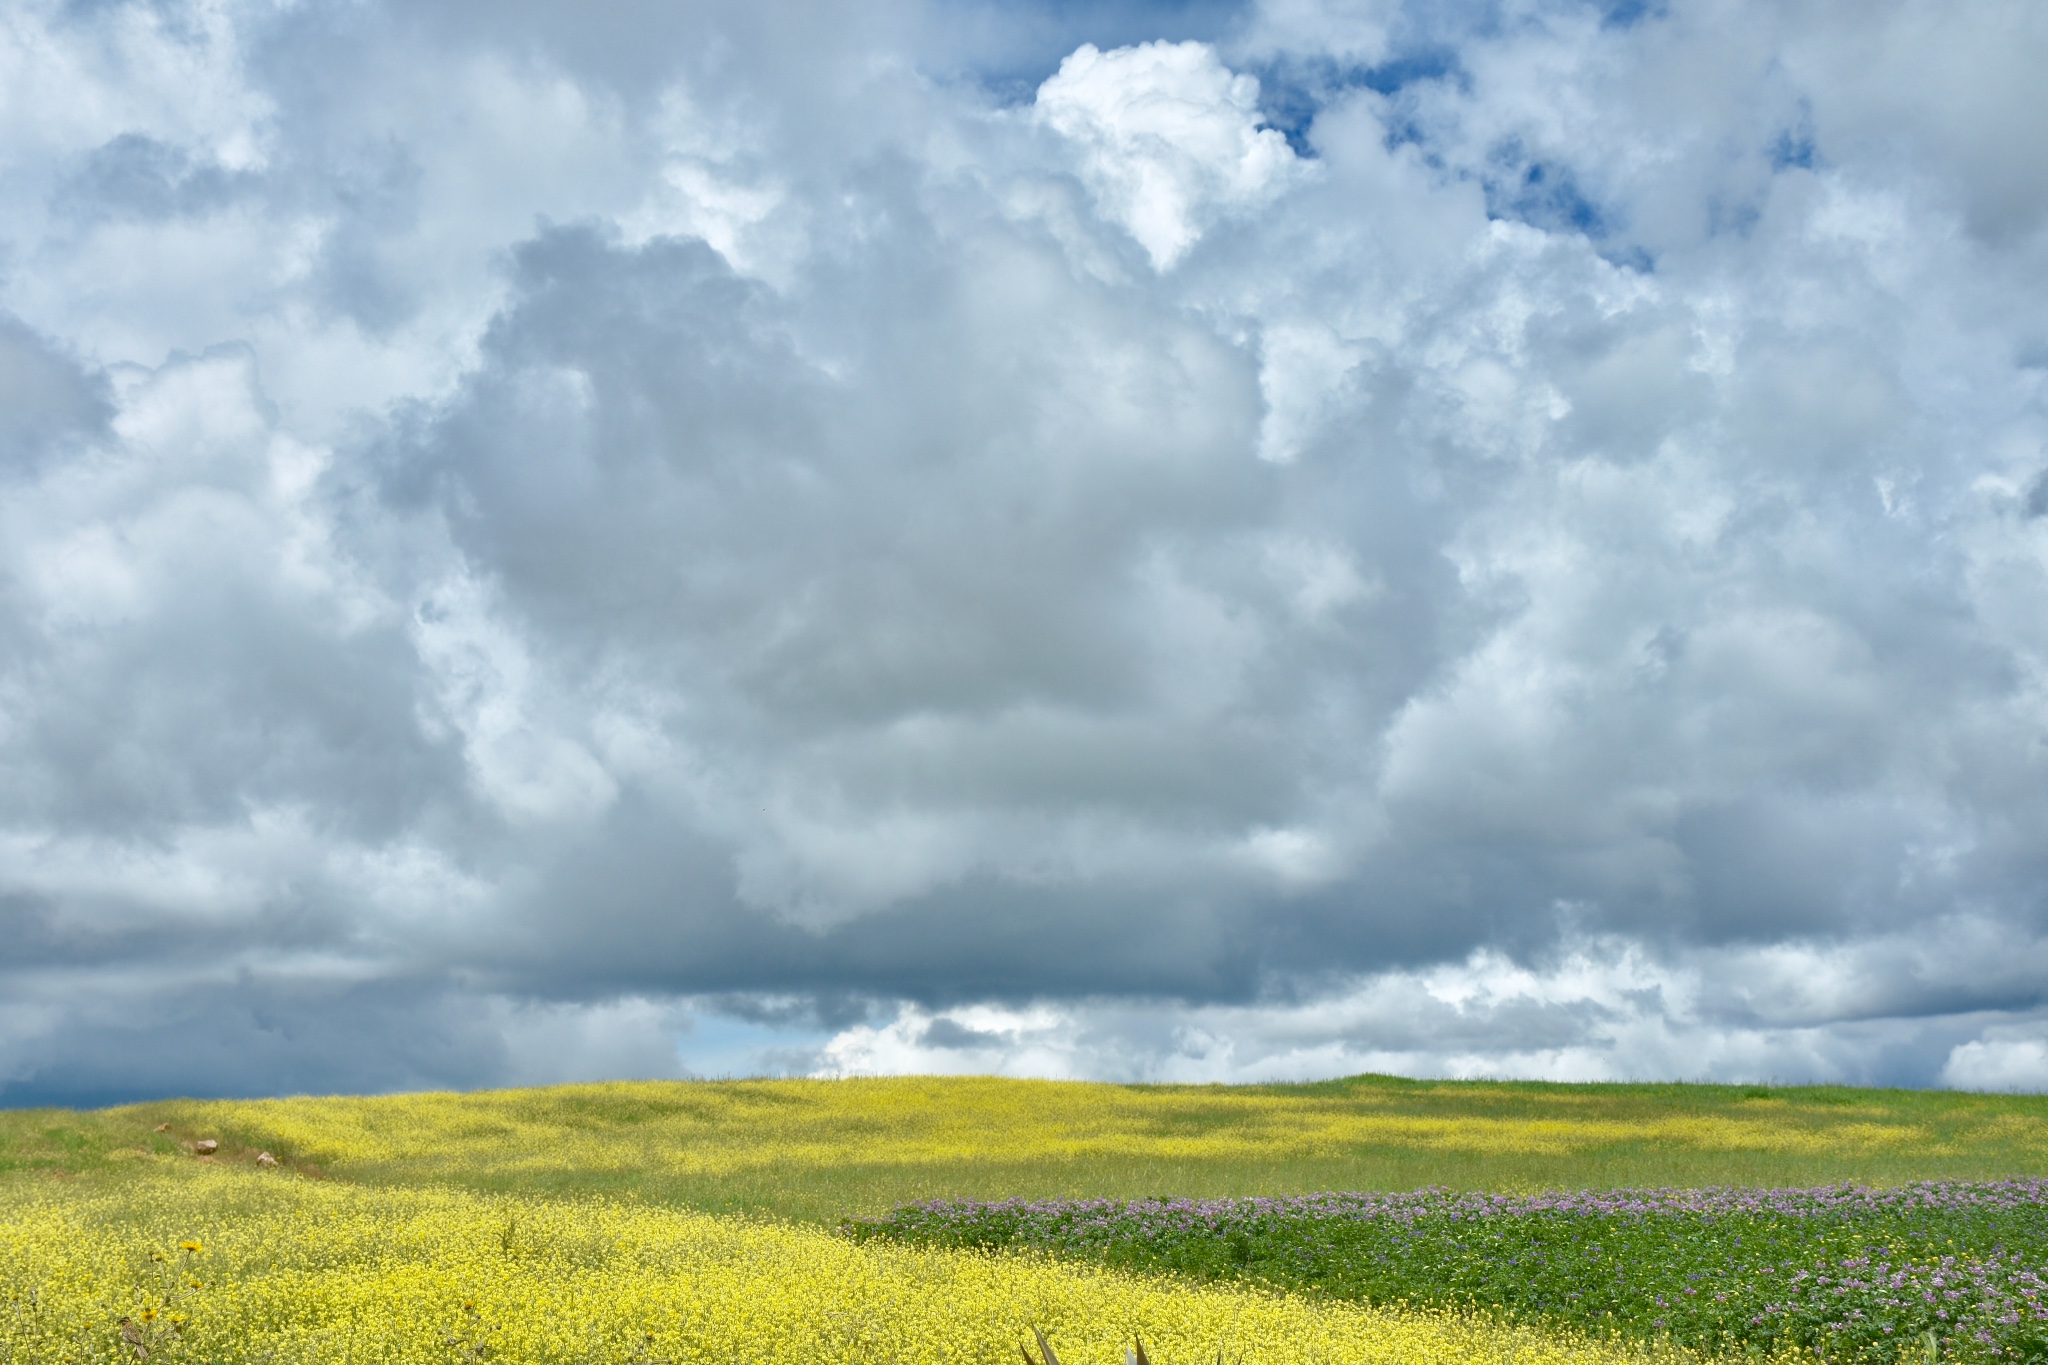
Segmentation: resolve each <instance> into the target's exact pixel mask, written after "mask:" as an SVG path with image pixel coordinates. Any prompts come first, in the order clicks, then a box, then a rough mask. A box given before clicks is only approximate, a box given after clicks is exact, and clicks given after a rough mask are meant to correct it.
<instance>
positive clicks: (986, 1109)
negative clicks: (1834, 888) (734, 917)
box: [0, 1076, 2048, 1223]
mask: <svg viewBox="0 0 2048 1365" xmlns="http://www.w3.org/2000/svg"><path fill="white" fill-rule="evenodd" d="M161 1123H169V1124H171V1125H172V1131H171V1132H169V1133H166V1134H158V1133H156V1132H154V1131H153V1130H154V1129H155V1127H156V1126H157V1125H158V1124H161ZM199 1136H215V1137H219V1138H221V1139H222V1140H223V1143H224V1147H223V1158H224V1159H226V1160H230V1161H234V1160H247V1159H249V1158H251V1157H253V1155H254V1153H255V1152H256V1151H257V1150H258V1149H259V1148H268V1149H271V1150H273V1151H275V1152H277V1154H278V1155H279V1156H281V1157H283V1158H285V1159H286V1160H287V1161H288V1162H290V1163H292V1164H295V1165H297V1166H298V1167H299V1168H300V1169H304V1170H309V1171H313V1172H316V1173H319V1174H324V1175H328V1176H330V1177H333V1178H339V1179H346V1180H350V1181H354V1182H360V1183H366V1184H376V1185H390V1186H404V1185H421V1184H428V1185H432V1184H442V1185H454V1186H459V1187H464V1188H470V1189H477V1190H484V1191H506V1190H510V1191H520V1192H527V1193H558V1194H564V1195H569V1194H585V1193H601V1194H608V1195H613V1196H617V1197H622V1198H629V1199H635V1200H645V1201H649V1202H654V1203H660V1204H666V1205H678V1206H689V1207H694V1208H700V1209H705V1210H708V1211H713V1212H725V1211H736V1210H745V1211H753V1212H759V1213H765V1214H770V1215H774V1216H778V1217H785V1218H793V1219H798V1220H802V1221H809V1222H823V1223H835V1222H837V1220H838V1219H839V1218H841V1217H842V1216H844V1215H847V1214H873V1213H877V1212H880V1211H883V1210H886V1209H888V1208H889V1207H891V1206H893V1205H895V1204H896V1203H898V1202H901V1201H907V1200H920V1199H927V1198H933V1197H939V1196H955V1197H972V1198H1002V1197H1008V1196H1026V1197H1032V1198H1040V1197H1051V1196H1077V1195H1086V1196H1098V1197H1110V1198H1128V1197H1138V1196H1147V1195H1162V1194H1163V1195H1180V1196H1190V1197H1215V1196H1222V1195H1235V1194H1287V1193H1302V1192H1309V1191H1316V1190H1329V1189H1413V1188H1417V1187H1420V1186H1424V1185H1444V1186H1449V1187H1452V1188H1457V1189H1493V1190H1522V1191H1526V1190H1537V1189H1564V1188H1581V1189H1597V1188H1613V1187H1618V1186H1635V1185H1691V1186H1696V1185H1715V1184H1731V1185H1752V1186H1755V1185H1770V1186H1784V1185H1812V1184H1821V1183H1828V1182H1835V1181H1844V1180H1853V1181H1863V1182H1869V1183H1873V1184H1896V1183H1900V1182H1903V1181H1908V1180H1916V1179H1930V1178H1947V1177H1971V1178H1990V1177H1998V1176H2007V1175H2038V1174H2048V1098H2044V1097H2041V1096H2017V1095H1977V1094H1960V1093H1955V1092H1946V1091H1906V1090H1859V1089H1849V1088H1842V1087H1784V1088H1760V1087H1754V1086H1708V1085H1550V1084H1534V1083H1493V1082H1415V1081H1403V1080H1397V1079H1392V1078H1387V1077H1373V1076H1364V1077H1353V1078H1350V1079H1347V1080H1342V1081H1330V1082H1323V1083H1319V1084H1313V1085H1296V1086H1246V1087H1222V1086H1101V1085H1082V1084H1069V1083H1056V1082H1005V1081H991V1080H987V1079H978V1080H977V1079H959V1080H946V1079H933V1078H915V1079H905V1080H896V1081H850V1082H833V1081H789V1082H677V1083H641V1084H630V1085H608V1086H572V1087H556V1088H551V1089H546V1090H535V1091H499V1092H486V1093H479V1094H474V1095H439V1096H391V1097H385V1098H373V1099H333V1100H299V1101H284V1102H279V1101H247V1102H235V1101H193V1100H176V1101H164V1102H159V1103H152V1104H143V1105H135V1106H130V1107H126V1108H120V1109H110V1110H102V1111H97V1112H89V1113H88V1112H74V1111H65V1110H18V1111H0V1179H49V1178H52V1177H70V1178H77V1179H83V1180H87V1181H99V1180H106V1179H119V1178H120V1177H121V1173H122V1172H124V1171H128V1170H133V1169H135V1168H136V1167H137V1166H138V1164H152V1163H159V1162H166V1161H175V1160H189V1159H190V1158H189V1157H185V1156H182V1155H180V1153H181V1152H182V1151H183V1149H182V1148H181V1147H180V1145H179V1143H180V1140H190V1139H192V1138H195V1137H199Z"/></svg>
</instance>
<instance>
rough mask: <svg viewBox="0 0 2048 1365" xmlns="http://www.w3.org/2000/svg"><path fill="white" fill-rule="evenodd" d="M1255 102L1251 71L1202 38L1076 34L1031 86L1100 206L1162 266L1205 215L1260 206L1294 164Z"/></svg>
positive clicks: (1195, 233)
mask: <svg viewBox="0 0 2048 1365" xmlns="http://www.w3.org/2000/svg"><path fill="white" fill-rule="evenodd" d="M1258 100H1259V83H1258V81H1257V80H1256V79H1255V78H1253V77H1251V76H1245V75H1233V74H1232V73H1231V72H1229V71H1227V70H1225V69H1224V67H1223V64H1222V63H1221V62H1219V61H1217V59H1216V54H1215V52H1214V50H1213V49H1211V48H1210V47H1209V46H1208V45H1207V44H1204V43H1194V42H1189V43H1142V44H1139V45H1138V46H1136V47H1128V48H1119V49H1117V50H1116V51H1114V52H1110V53H1103V52H1099V51H1097V50H1096V49H1095V47H1094V46H1093V45H1092V44H1088V43H1083V44H1082V45H1081V46H1080V47H1078V48H1076V49H1075V50H1074V52H1073V54H1072V55H1071V56H1069V57H1068V58H1067V59H1066V60H1065V61H1063V62H1061V63H1060V69H1059V70H1058V71H1056V72H1054V73H1053V75H1052V76H1051V77H1050V78H1049V79H1048V80H1047V81H1046V82H1045V84H1044V85H1041V86H1040V87H1039V88H1038V99H1037V101H1036V103H1035V104H1034V105H1033V112H1034V113H1035V114H1036V115H1037V117H1038V118H1039V119H1041V120H1043V121H1044V123H1045V125H1046V126H1047V127H1049V128H1051V129H1053V130H1054V131H1055V132H1057V133H1059V134H1060V135H1061V136H1062V137H1064V138H1067V139H1068V140H1070V141H1071V142H1073V143H1075V144H1076V145H1077V147H1078V148H1079V149H1080V152H1081V156H1080V170H1081V177H1082V179H1083V180H1084V181H1085V182H1086V183H1087V184H1088V187H1089V189H1090V190H1091V191H1092V192H1093V193H1094V195H1095V198H1096V201H1097V203H1098V204H1100V205H1101V207H1102V210H1103V212H1104V213H1105V214H1106V215H1107V216H1108V217H1110V218H1111V219H1112V220H1114V221H1115V222H1117V223H1120V224H1121V225H1122V226H1123V227H1124V228H1125V229H1127V230H1128V231H1129V232H1130V234H1131V235H1132V236H1133V237H1135V238H1137V239H1138V244H1139V245H1140V246H1143V247H1144V248H1145V252H1146V254H1147V255H1149V256H1150V257H1151V259H1152V264H1153V266H1154V267H1155V268H1156V269H1160V270H1165V269H1167V268H1168V267H1170V266H1172V265H1173V264H1174V263H1175V262H1177V261H1179V260H1180V258H1181V257H1182V256H1184V255H1186V254H1187V252H1188V250H1189V248H1191V247H1192V246H1194V244H1195V242H1196V241H1197V240H1198V239H1199V238H1200V236H1201V229H1202V226H1203V222H1202V220H1203V219H1205V218H1209V217H1212V216H1214V215H1215V214H1217V213H1221V212H1230V211H1233V210H1235V211H1238V212H1242V211H1244V210H1246V209H1248V208H1252V207H1255V206H1257V205H1259V204H1260V203H1261V202H1263V201H1265V200H1267V199H1270V198H1271V197H1273V195H1274V194H1275V192H1276V191H1278V190H1279V189H1280V188H1282V187H1284V185H1285V184H1286V182H1287V180H1288V178H1289V177H1290V175H1291V174H1292V173H1294V172H1295V171H1296V169H1297V167H1296V162H1295V157H1294V153H1293V152H1292V151H1291V150H1290V149H1289V148H1288V146H1287V140H1286V139H1285V138H1284V137H1282V136H1281V135H1280V134H1279V133H1278V132H1276V131H1274V130H1273V129H1271V128H1261V127H1259V126H1258Z"/></svg>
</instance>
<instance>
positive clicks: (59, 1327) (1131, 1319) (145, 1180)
mask: <svg viewBox="0 0 2048 1365" xmlns="http://www.w3.org/2000/svg"><path fill="white" fill-rule="evenodd" d="M1033 1328H1036V1329H1038V1330H1041V1331H1043V1332H1044V1333H1045V1334H1046V1336H1047V1338H1048V1339H1049V1340H1050V1341H1051V1342H1052V1343H1053V1344H1054V1346H1055V1348H1056V1350H1057V1351H1058V1353H1059V1356H1060V1358H1061V1360H1062V1361H1063V1362H1064V1365H1113V1363H1114V1362H1121V1361H1123V1360H1124V1358H1125V1355H1124V1353H1125V1351H1126V1350H1128V1349H1130V1348H1131V1347H1132V1346H1134V1345H1135V1344H1136V1342H1137V1341H1139V1340H1142V1341H1143V1343H1144V1344H1145V1347H1146V1349H1147V1353H1148V1355H1149V1358H1150V1359H1151V1360H1153V1361H1155V1362H1158V1365H1209V1362H1214V1361H1217V1360H1219V1359H1221V1360H1225V1361H1231V1362H1236V1361H1243V1362H1246V1363H1247V1365H1290V1363H1291V1362H1317V1365H1656V1362H1657V1361H1659V1360H1662V1359H1664V1358H1666V1357H1668V1358H1669V1360H1670V1362H1671V1365H1686V1363H1685V1361H1684V1360H1683V1358H1682V1357H1681V1356H1680V1355H1679V1354H1678V1353H1675V1352H1669V1351H1667V1352H1663V1353H1661V1354H1653V1356H1652V1357H1651V1359H1650V1360H1649V1361H1647V1362H1646V1361H1645V1359H1644V1357H1643V1356H1642V1355H1641V1354H1639V1353H1637V1352H1635V1351H1625V1350H1622V1349H1620V1348H1618V1347H1617V1346H1616V1345H1615V1344H1613V1343H1608V1342H1601V1341H1598V1340H1594V1339H1590V1338H1588V1337H1586V1336H1584V1335H1583V1334H1572V1333H1559V1332H1555V1331H1543V1330H1539V1329H1535V1328H1531V1327H1528V1326H1517V1325H1512V1324H1507V1323H1503V1322H1498V1321H1493V1320H1489V1319H1487V1318H1484V1317H1479V1316H1474V1315H1470V1314H1461V1313H1456V1312H1449V1311H1443V1310H1427V1309H1420V1310H1418V1309H1396V1308H1373V1307H1367V1306H1361V1305H1356V1304H1347V1303H1338V1302H1329V1301H1322V1300H1318V1299H1316V1298H1313V1297H1304V1296H1300V1295H1294V1294H1289V1293H1285V1292H1278V1291H1274V1290H1271V1289H1261V1288H1256V1287H1251V1286H1243V1285H1232V1284H1223V1283H1210V1284H1206V1285H1200V1284H1187V1283H1179V1282H1175V1281H1171V1280H1162V1279H1160V1278H1158V1277H1152V1276H1142V1275H1136V1274H1132V1273H1129V1272H1125V1271H1119V1270H1115V1269H1109V1268H1104V1267H1100V1266H1085V1265H1076V1264H1072V1263H1069V1262H1063V1261H1060V1260H1056V1259H1054V1258H1050V1257H1047V1256H1045V1255H1042V1254H1037V1253H1032V1252H1029V1251H1024V1252H1012V1253H1007V1254H1002V1255H991V1254H989V1253H986V1252H976V1251H971V1250H963V1249H941V1248H922V1247H910V1246H900V1245H890V1244H887V1243H868V1244H861V1243H857V1242H855V1241H854V1240H852V1239H849V1238H846V1237H843V1236H837V1235H834V1234H833V1233H831V1232H830V1231H827V1230H825V1229H821V1228H814V1227H802V1226H795V1225H790V1224H782V1223H770V1222H763V1221H751V1220H746V1219H741V1218H736V1217H731V1216H725V1217H713V1216H709V1215H705V1214H699V1213H689V1212H683V1211H678V1210H673V1209H660V1208H654V1207H649V1206H646V1205H635V1204H628V1203H620V1202H614V1201H608V1200H602V1199H594V1198H588V1197H586V1198H579V1199H571V1200H561V1199H557V1200H548V1199H533V1198H522V1197H516V1196H505V1195H484V1194H476V1193H469V1192H461V1191H451V1190H432V1189H383V1190H378V1189H368V1188H363V1187H355V1186H348V1185H343V1184H340V1183H338V1182H332V1181H315V1180H308V1179H304V1178H302V1177H299V1176H297V1175H294V1174H292V1173H290V1172H284V1171H270V1172H256V1171H250V1170H248V1169H246V1168H234V1167H228V1166H220V1167H209V1168H197V1169H194V1168H189V1167H188V1168H184V1169H176V1168H173V1169H171V1170H164V1171H156V1172H150V1173H147V1174H145V1175H143V1176H141V1177H139V1178H137V1179H135V1180H133V1181H130V1182H126V1183H124V1184H123V1185H122V1186H121V1187H120V1188H118V1189H102V1190H97V1191H80V1190H77V1189H73V1188H66V1187H65V1186H63V1185H62V1184H60V1183H56V1182H37V1183H34V1184H21V1183H17V1184H14V1185H12V1186H11V1187H6V1188H0V1361H5V1362H8V1365H16V1363H19V1365H53V1363H55V1362H103V1363H105V1365H112V1362H116V1361H121V1362H128V1365H133V1363H134V1362H136V1361H145V1362H164V1361H191V1362H207V1363H208V1365H259V1363H260V1365H311V1363H312V1362H316V1361H317V1362H322V1363H323V1365H339V1363H340V1362H361V1363H362V1365H372V1363H374V1365H415V1363H418V1365H425V1362H438V1363H442V1365H448V1363H452V1362H478V1361H502V1362H533V1363H534V1365H541V1363H543V1362H545V1363H547V1365H553V1363H555V1362H561V1363H562V1365H568V1363H569V1362H579V1363H581V1362H589V1363H591V1365H595V1363H596V1362H616V1363H617V1365H626V1363H627V1362H638V1363H639V1365H653V1363H654V1362H670V1363H671V1365H682V1362H693V1363H694V1362H721V1363H723V1362H732V1363H733V1365H740V1363H741V1362H764V1363H765V1362H784V1361H787V1362H799V1361H800V1362H803V1365H947V1363H948V1362H989V1363H990V1365H997V1363H998V1362H1000V1363H1001V1365H1008V1363H1009V1362H1014V1361H1015V1360H1016V1359H1017V1357H1018V1353H1019V1350H1020V1348H1021V1347H1023V1346H1024V1345H1026V1344H1027V1343H1030V1342H1031V1341H1032V1340H1033V1338H1032V1329H1033Z"/></svg>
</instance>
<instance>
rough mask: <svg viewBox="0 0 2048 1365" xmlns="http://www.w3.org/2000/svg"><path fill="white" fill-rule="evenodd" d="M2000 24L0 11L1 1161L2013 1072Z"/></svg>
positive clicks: (1758, 13)
mask: <svg viewBox="0 0 2048 1365" xmlns="http://www.w3.org/2000/svg"><path fill="white" fill-rule="evenodd" d="M2044 65H2048V16H2044V14H2043V13H2042V12H2041V11H2040V10H2039V8H2038V7H2036V6H2031V5H2027V4H2025V3H2021V2H2020V0H2008V2H2005V3H1991V4H1985V5H1981V6H1976V7H1973V8H1971V9H1970V10H1968V11H1956V10H1954V9H1953V8H1952V7H1936V6H1934V5H1932V4H1929V3H1905V2H1903V0H1902V2H1899V3H1890V4H1886V5H1883V6H1880V7H1878V8H1877V9H1875V10H1873V9H1871V8H1870V7H1868V6H1850V5H1844V4H1836V3H1826V2H1824V0H1812V2H1811V3H1804V4H1793V5H1782V4H1761V3H1754V4H1752V3H1741V2H1740V0H1715V2H1713V3H1708V2H1707V0H1699V2H1698V3H1680V2H1679V0H1674V3H1671V4H1669V5H1665V6H1661V7H1641V6H1623V7H1615V6H1601V5H1595V4H1585V3H1563V0H1555V2H1551V0H1540V2H1539V0H1518V2H1517V3H1504V4H1493V5H1473V6H1456V7H1444V6H1434V5H1419V4H1412V5H1403V4H1399V3H1393V0H1386V2H1385V3H1379V2H1375V0H1353V2H1352V3H1340V2H1339V0H1329V3H1313V2H1312V0H1266V2H1265V3H1258V4H1250V5H1245V6H1225V5H1189V6H1167V7H1152V6H1144V5H1136V4H1132V5H1105V6H1100V7H1095V8H1093V9H1087V8H1077V7H1070V6H1047V7H1030V6H1025V7H1015V6H1000V5H980V4H972V3H967V0H929V3H915V2H914V0H890V3H883V4H876V5H867V6H858V7H851V8H849V7H845V6H836V5H827V4H811V3H798V2H790V3H780V4H777V5H774V6H759V5H748V6H742V5H738V4H725V3H711V2H707V3H700V4H693V5H688V6H670V5H660V6H657V5H646V4H638V3H621V4H618V5H613V6H608V7H604V8H601V9H598V10H594V11H593V10H579V11H577V12H576V13H575V14H574V15H571V14H569V13H568V12H566V11H564V10H562V9H561V8H560V7H556V6H549V5H539V4H519V3H514V4H495V5H491V6H481V5H473V4H469V3H462V2H460V0H444V2H442V3H433V4H427V5H413V6H390V5H382V4H375V3H370V4H348V5H341V4H330V3H323V2H322V0H298V2H297V3H284V4H278V3H269V2H268V0H265V2H264V3H256V0H159V2H158V3H142V2H141V0H136V2H135V3H125V4H124V3H110V4H105V5H94V6H80V5H73V4H63V3H58V2H57V0H30V3H27V4H24V5H21V6H17V7H16V9H15V11H14V12H13V14H12V15H11V16H10V17H9V18H8V19H7V20H5V21H0V490H4V496H0V526H4V533H0V938H4V941H5V942H6V943H7V944H8V947H7V949H6V951H5V952H4V953H0V1103H10V1104H20V1103H31V1102H42V1101H49V1102H95V1101H101V1100H112V1099H119V1098H127V1097H133V1096H141V1095H149V1094H162V1093H173V1092H203V1093H218V1094H249V1093H269V1092H276V1091H284V1090H380V1089H393V1088H406V1087H419V1086H456V1087H466V1086H477V1085H487V1084H507V1083H520V1082H540V1081H548V1080H556V1079H575V1078H586V1077H597V1076H612V1075H671V1074H722V1073H743V1072H752V1071H763V1070H775V1071H820V1072H828V1073H831V1072H837V1073H845V1072H859V1071H892V1070H919V1071H947V1070H976V1071H1001V1072H1011V1073H1017V1074H1035V1075H1072V1076H1099V1077H1105V1078H1113V1079H1188V1080H1206V1079H1232V1080H1237V1079H1262V1078H1277V1077H1310V1076H1321V1075H1331V1074H1338V1073H1342V1072H1347V1071H1358V1070H1365V1069H1375V1070H1388V1071H1398V1072H1403V1073H1407V1074H1417V1075H1516V1076H1550V1077H1557V1078H1572V1079H1601V1078H1613V1079H1621V1078H1635V1077H1669V1078H1727V1079H1779V1080H1814V1079H1841V1080H1851V1081H1863V1082H1886V1083H1901V1084H1915V1085H1920V1084H1950V1085H1962V1086H1971V1087H1982V1088H2009V1087H2024V1088H2038V1087H2042V1086H2048V986H2044V984H2043V983H2048V971H2044V968H2048V892H2044V887H2048V608H2044V604H2048V409H2044V397H2048V326H2044V324H2043V322H2042V318H2041V314H2040V309H2039V307H2038V303H2037V301H2038V300H2039V299H2040V298H2042V297H2043V296H2044V293H2048V145H2044V144H2048V128H2044V126H2043V125H2042V123H2041V121H2040V120H2039V118H2038V117H2036V116H2035V115H2034V112H2033V110H2034V105H2035V103H2036V95H2035V93H2034V86H2035V84H2036V80H2035V77H2036V75H2037V73H2038V72H2039V71H2040V70H2041V69H2043V67H2044Z"/></svg>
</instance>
